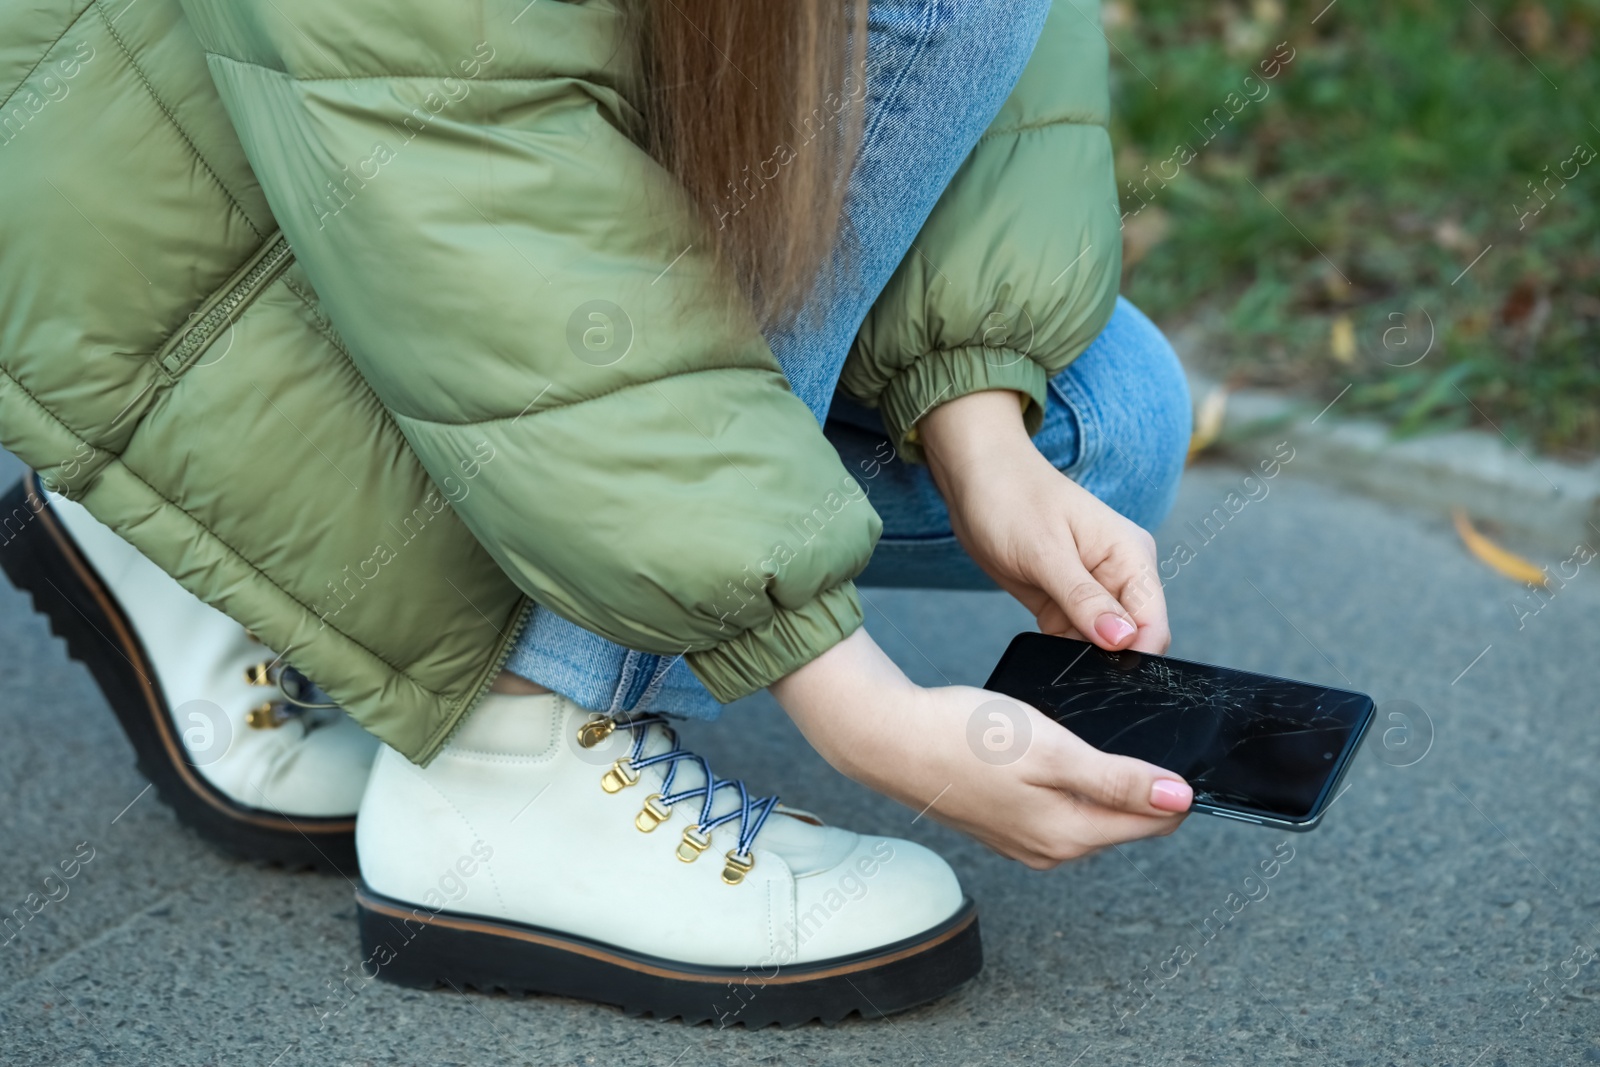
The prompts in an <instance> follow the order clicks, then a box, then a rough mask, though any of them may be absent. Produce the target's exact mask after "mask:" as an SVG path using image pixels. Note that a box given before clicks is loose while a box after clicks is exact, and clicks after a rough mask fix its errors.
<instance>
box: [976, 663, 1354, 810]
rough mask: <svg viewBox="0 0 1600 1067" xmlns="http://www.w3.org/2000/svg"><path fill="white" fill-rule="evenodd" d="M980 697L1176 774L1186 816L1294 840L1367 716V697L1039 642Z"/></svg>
mask: <svg viewBox="0 0 1600 1067" xmlns="http://www.w3.org/2000/svg"><path fill="white" fill-rule="evenodd" d="M985 688H987V689H990V690H993V691H994V692H997V693H1002V694H1004V695H1006V696H1009V697H1014V698H1015V699H1017V700H1021V701H1023V702H1024V703H1027V704H1031V705H1032V706H1033V707H1035V708H1038V709H1039V710H1040V711H1041V712H1043V713H1044V714H1046V715H1048V716H1050V717H1051V718H1052V719H1054V720H1055V721H1057V722H1059V723H1060V724H1061V725H1063V726H1065V727H1066V728H1067V729H1069V730H1071V731H1072V732H1073V733H1074V734H1077V735H1078V736H1079V737H1081V738H1082V739H1083V740H1084V741H1087V742H1088V743H1089V744H1091V745H1093V746H1094V747H1095V748H1098V749H1100V750H1102V751H1105V752H1111V753H1114V754H1116V755H1122V756H1134V757H1137V758H1138V759H1142V760H1145V761H1146V762H1149V763H1153V764H1155V765H1156V766H1158V767H1165V768H1166V769H1167V770H1170V771H1173V772H1176V773H1177V774H1181V775H1182V776H1183V777H1184V779H1185V780H1186V781H1188V783H1189V784H1190V785H1191V786H1193V787H1194V797H1195V799H1194V806H1193V808H1192V809H1191V810H1193V811H1203V812H1206V813H1207V814H1210V815H1218V816H1221V817H1223V818H1226V819H1238V820H1240V821H1242V822H1252V823H1259V824H1261V825H1263V826H1276V827H1281V828H1283V829H1286V830H1297V831H1305V830H1311V829H1314V828H1315V827H1316V825H1317V823H1318V822H1320V821H1321V819H1322V815H1323V813H1324V812H1325V811H1327V809H1328V805H1329V804H1331V803H1332V802H1333V798H1334V796H1335V790H1336V789H1338V787H1339V783H1340V781H1341V780H1343V778H1344V775H1345V772H1346V771H1347V770H1348V769H1349V767H1350V764H1351V762H1352V761H1353V759H1354V757H1355V753H1356V750H1357V749H1358V748H1359V747H1360V745H1361V739H1362V738H1363V737H1364V736H1365V735H1366V732H1367V728H1368V727H1369V726H1371V724H1372V720H1373V718H1374V714H1375V709H1374V707H1373V703H1372V698H1371V697H1369V696H1367V695H1366V694H1365V693H1357V692H1352V691H1351V690H1348V689H1333V688H1330V687H1328V686H1321V685H1313V684H1311V683H1309V682H1296V681H1291V680H1289V679H1287V678H1274V677H1272V676H1271V675H1266V674H1253V673H1251V672H1249V671H1239V670H1233V669H1231V668H1228V667H1215V666H1212V665H1210V664H1206V663H1193V662H1190V661H1188V660H1181V659H1172V658H1170V657H1167V656H1156V655H1151V654H1150V653H1147V652H1107V651H1105V650H1104V649H1101V648H1099V647H1097V646H1095V645H1091V644H1087V643H1085V642H1083V641H1074V640H1071V639H1069V638H1065V637H1051V636H1049V635H1048V634H1039V633H1024V634H1018V635H1017V636H1016V637H1015V638H1014V639H1013V640H1012V642H1011V645H1010V647H1009V648H1007V649H1006V653H1005V655H1004V656H1002V657H1001V658H1000V662H999V663H998V664H997V665H996V666H995V669H994V673H993V674H991V675H990V676H989V681H988V683H987V685H986V686H985Z"/></svg>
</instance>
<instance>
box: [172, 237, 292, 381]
mask: <svg viewBox="0 0 1600 1067" xmlns="http://www.w3.org/2000/svg"><path fill="white" fill-rule="evenodd" d="M293 258H294V253H293V252H292V251H291V250H290V248H289V239H288V238H287V237H285V236H283V234H281V233H280V234H278V235H277V236H275V237H274V238H273V239H272V240H270V241H268V242H267V243H266V244H264V245H262V246H261V248H260V250H258V251H257V252H256V254H255V255H254V256H252V257H251V259H250V260H249V261H248V262H246V263H245V265H244V266H243V267H241V268H240V269H239V272H238V273H236V274H235V275H234V277H233V280H232V282H231V283H230V284H229V285H227V286H226V287H224V288H223V289H221V290H219V292H218V294H217V295H216V296H214V297H213V298H212V300H211V301H210V303H209V305H206V306H202V308H201V309H200V310H199V311H197V312H196V313H195V315H194V316H192V317H191V325H189V326H187V327H185V328H184V329H182V330H180V331H179V332H178V333H176V334H174V335H173V336H172V337H171V338H169V339H168V340H167V343H166V344H165V345H163V346H162V351H161V352H160V353H158V354H157V356H156V362H157V363H158V364H160V366H161V369H162V370H163V371H165V372H166V373H167V375H168V377H170V378H176V377H178V375H180V374H182V373H183V372H184V371H186V370H188V369H189V367H190V366H191V365H192V364H193V363H194V362H195V361H196V360H197V359H198V358H199V357H200V354H201V353H202V352H204V351H205V350H206V348H207V347H208V346H209V345H210V344H211V342H212V341H214V340H216V338H217V335H218V334H219V333H220V332H221V331H222V330H223V329H224V328H226V327H228V326H231V325H232V324H233V323H234V322H236V321H237V320H238V318H239V316H240V315H241V314H242V313H243V311H244V309H245V308H246V307H248V306H249V304H250V303H251V301H253V300H254V299H255V298H256V295H257V294H258V293H260V292H261V290H262V289H265V288H266V287H267V286H268V285H270V284H271V283H272V282H273V281H275V280H276V279H277V277H278V275H279V274H280V273H281V272H282V271H283V269H284V268H285V267H286V266H287V265H288V263H289V261H290V260H291V259H293Z"/></svg>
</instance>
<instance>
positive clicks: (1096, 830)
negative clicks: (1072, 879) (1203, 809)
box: [1032, 790, 1188, 861]
mask: <svg viewBox="0 0 1600 1067" xmlns="http://www.w3.org/2000/svg"><path fill="white" fill-rule="evenodd" d="M1057 795H1058V796H1060V798H1061V807H1060V808H1059V809H1058V814H1057V815H1056V817H1055V818H1054V819H1053V820H1052V825H1051V826H1050V828H1049V830H1048V831H1047V833H1048V835H1049V836H1048V839H1047V840H1044V841H1040V842H1038V843H1036V844H1033V845H1032V847H1033V848H1034V849H1036V850H1037V851H1041V852H1044V853H1045V854H1046V855H1049V856H1050V857H1051V858H1053V859H1056V860H1058V861H1059V860H1062V859H1077V858H1081V857H1083V856H1088V855H1092V854H1093V853H1095V852H1098V851H1100V850H1101V849H1105V848H1111V847H1112V846H1114V845H1124V844H1127V843H1128V842H1130V841H1142V840H1144V839H1145V838H1149V837H1165V836H1166V835H1168V834H1170V833H1172V832H1173V831H1175V830H1177V828H1178V827H1179V826H1181V825H1182V824H1183V821H1184V820H1185V819H1186V818H1188V816H1187V815H1164V816H1153V815H1133V814H1130V813H1128V812H1125V811H1113V810H1111V809H1109V808H1105V807H1102V806H1100V805H1099V804H1096V803H1094V802H1093V801H1090V800H1085V799H1083V798H1082V797H1077V796H1074V795H1072V794H1071V793H1067V792H1064V791H1059V790H1058V791H1057Z"/></svg>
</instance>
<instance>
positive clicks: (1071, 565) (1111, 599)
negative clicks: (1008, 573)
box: [1040, 555, 1139, 650]
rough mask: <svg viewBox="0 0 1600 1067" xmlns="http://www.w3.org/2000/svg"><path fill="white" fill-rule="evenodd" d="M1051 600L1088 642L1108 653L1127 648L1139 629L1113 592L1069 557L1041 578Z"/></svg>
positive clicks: (1075, 558)
mask: <svg viewBox="0 0 1600 1067" xmlns="http://www.w3.org/2000/svg"><path fill="white" fill-rule="evenodd" d="M1040 584H1041V585H1042V586H1043V587H1044V590H1045V592H1046V593H1048V594H1050V599H1052V600H1054V601H1055V602H1056V606H1057V607H1059V608H1060V609H1061V611H1062V612H1063V613H1064V614H1065V615H1066V617H1067V621H1068V622H1069V623H1071V624H1072V626H1073V628H1074V629H1076V630H1077V631H1078V632H1079V633H1081V634H1084V635H1085V637H1086V639H1087V640H1089V641H1091V642H1093V643H1094V644H1096V645H1099V646H1100V647H1101V648H1104V649H1108V650H1117V649H1123V648H1127V647H1128V644H1129V643H1130V642H1131V641H1132V640H1133V639H1134V638H1135V637H1136V636H1138V633H1139V626H1138V624H1137V623H1136V622H1134V620H1133V618H1132V617H1131V616H1130V615H1129V614H1128V612H1127V611H1126V610H1125V609H1124V608H1123V606H1122V603H1121V601H1119V600H1118V599H1117V598H1116V597H1115V596H1113V595H1112V594H1111V592H1110V590H1108V589H1106V587H1105V586H1103V585H1101V584H1100V583H1099V582H1098V581H1096V580H1095V578H1094V575H1092V574H1090V573H1089V572H1088V571H1087V570H1086V569H1085V568H1084V566H1083V563H1082V562H1081V561H1080V560H1079V559H1077V557H1076V556H1071V555H1067V556H1065V558H1062V559H1061V560H1060V562H1059V563H1058V564H1057V565H1056V566H1055V567H1054V568H1052V569H1051V572H1050V573H1049V574H1048V575H1043V576H1041V578H1040Z"/></svg>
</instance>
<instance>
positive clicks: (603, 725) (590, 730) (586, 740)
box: [578, 715, 617, 748]
mask: <svg viewBox="0 0 1600 1067" xmlns="http://www.w3.org/2000/svg"><path fill="white" fill-rule="evenodd" d="M616 728H617V722H616V720H615V719H612V718H610V717H608V716H605V715H596V716H594V717H593V718H591V719H590V720H589V721H588V722H586V723H584V724H583V725H582V726H580V727H578V744H580V745H582V746H583V747H584V748H593V747H594V746H596V745H598V744H599V743H600V742H602V741H604V740H605V739H606V738H608V737H610V736H611V734H612V733H613V732H614V731H615V730H616Z"/></svg>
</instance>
